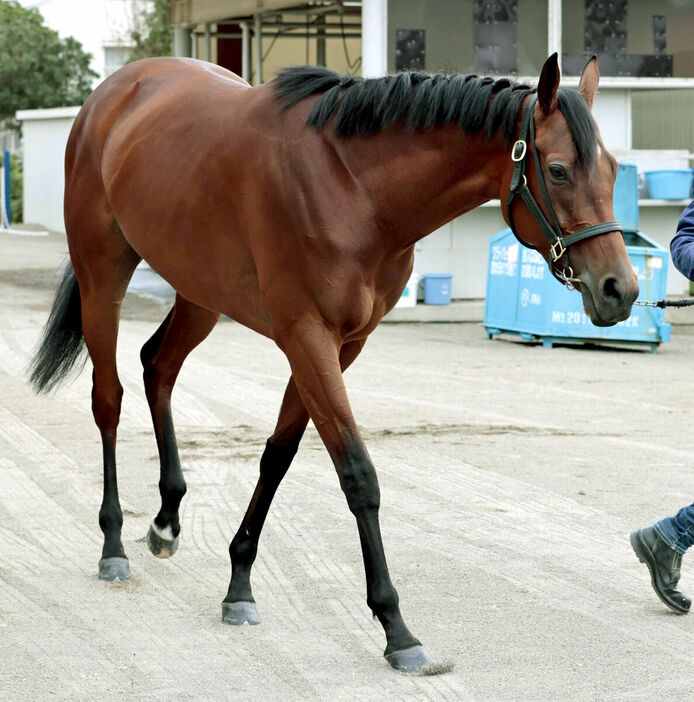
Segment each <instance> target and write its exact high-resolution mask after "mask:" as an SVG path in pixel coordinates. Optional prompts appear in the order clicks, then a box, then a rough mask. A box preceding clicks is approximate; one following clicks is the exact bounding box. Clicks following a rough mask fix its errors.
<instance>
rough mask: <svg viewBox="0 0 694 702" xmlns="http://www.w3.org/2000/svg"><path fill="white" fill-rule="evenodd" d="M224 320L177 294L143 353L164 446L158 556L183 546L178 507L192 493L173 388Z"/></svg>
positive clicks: (154, 545)
mask: <svg viewBox="0 0 694 702" xmlns="http://www.w3.org/2000/svg"><path fill="white" fill-rule="evenodd" d="M218 319H219V315H218V314H216V313H214V312H210V311H209V310H206V309H203V308H202V307H198V306H197V305H194V304H193V303H191V302H188V301H187V300H185V299H184V298H182V297H181V296H180V295H177V296H176V303H175V305H174V307H173V309H172V310H171V312H169V314H168V316H167V317H166V319H165V320H164V321H163V322H162V324H161V326H160V327H159V329H157V331H156V332H155V333H154V335H153V336H152V338H151V339H150V340H149V341H148V342H147V343H146V344H145V345H144V346H143V347H142V351H141V352H140V358H141V360H142V365H143V367H144V372H143V377H144V382H145V392H146V394H147V402H148V403H149V408H150V411H151V413H152V422H153V424H154V433H155V435H156V437H157V446H158V447H159V461H160V478H159V493H160V495H161V509H160V510H159V513H158V514H157V516H156V517H154V519H153V520H152V524H151V525H150V527H149V532H148V534H147V543H148V545H149V548H150V551H151V552H152V553H153V554H154V555H155V556H157V557H158V558H168V557H169V556H172V555H173V554H174V553H175V552H176V549H177V548H178V539H179V533H180V531H181V526H180V523H179V519H178V508H179V506H180V504H181V500H182V499H183V495H185V492H186V483H185V480H184V478H183V473H182V471H181V464H180V461H179V458H178V448H177V446H176V433H175V431H174V425H173V418H172V416H171V391H172V390H173V386H174V383H175V382H176V378H177V377H178V373H179V371H180V370H181V366H182V365H183V362H184V361H185V359H186V357H187V356H188V354H189V353H190V352H191V351H192V350H193V349H194V348H195V347H196V346H197V345H198V344H199V343H200V342H202V341H203V340H204V339H205V338H206V337H207V335H208V334H209V333H210V332H211V331H212V329H213V328H214V326H215V324H216V323H217V320H218Z"/></svg>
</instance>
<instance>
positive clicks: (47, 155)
mask: <svg viewBox="0 0 694 702" xmlns="http://www.w3.org/2000/svg"><path fill="white" fill-rule="evenodd" d="M78 112H79V107H58V108H55V109H50V110H20V111H19V112H17V119H18V120H20V121H21V123H22V138H23V143H24V198H23V200H24V221H25V222H30V223H32V224H40V225H42V226H44V227H48V228H49V229H55V230H57V231H61V232H64V231H65V223H64V221H63V189H64V187H65V173H64V160H65V145H66V144H67V138H68V136H69V134H70V129H71V128H72V123H73V121H74V119H75V116H76V115H77V113H78Z"/></svg>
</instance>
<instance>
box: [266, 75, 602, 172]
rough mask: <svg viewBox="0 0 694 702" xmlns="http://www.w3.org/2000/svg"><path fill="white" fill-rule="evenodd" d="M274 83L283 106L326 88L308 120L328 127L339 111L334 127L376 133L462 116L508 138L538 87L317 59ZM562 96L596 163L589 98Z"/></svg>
mask: <svg viewBox="0 0 694 702" xmlns="http://www.w3.org/2000/svg"><path fill="white" fill-rule="evenodd" d="M274 86H275V90H276V91H277V97H278V98H279V99H280V100H282V101H283V102H284V108H287V107H290V106H291V105H294V104H295V103H297V102H299V101H300V100H303V99H304V98H307V97H309V96H311V95H316V94H319V93H322V97H321V98H320V99H319V100H318V101H317V102H316V103H315V105H314V106H313V108H312V109H311V111H310V112H309V114H308V117H307V118H306V123H307V124H309V125H311V126H313V127H315V128H316V129H323V127H325V125H326V124H327V123H328V121H329V120H330V118H331V117H332V116H333V115H334V114H335V113H337V116H336V119H335V130H336V132H337V134H338V135H340V136H360V135H366V134H373V133H374V132H377V131H379V130H380V129H382V128H384V127H389V126H392V125H395V124H397V123H404V124H406V125H407V128H408V129H410V130H412V131H415V130H417V129H425V130H427V129H432V128H433V127H435V126H437V125H444V124H457V125H458V126H459V127H460V128H461V129H462V130H463V131H464V132H478V131H480V130H481V129H483V128H484V129H485V131H486V132H487V134H488V135H489V136H491V135H492V134H494V133H495V132H496V131H497V130H501V134H502V135H503V136H504V137H505V138H506V139H507V140H508V141H509V143H510V142H512V141H513V139H514V134H515V129H516V125H517V123H518V119H519V113H520V109H521V106H522V104H523V100H524V98H525V97H526V96H527V95H529V94H530V93H534V92H535V89H534V88H531V87H530V86H528V85H524V84H522V83H517V82H516V81H514V80H512V79H510V78H480V77H478V76H476V75H464V74H461V73H456V74H453V75H444V74H441V73H436V74H431V73H422V72H417V71H409V72H403V73H396V74H394V75H390V76H385V77H384V78H361V77H360V76H349V75H347V76H344V75H340V74H339V73H335V71H331V70H328V69H327V68H321V67H318V66H292V67H290V68H284V69H282V70H281V71H279V73H278V74H277V77H276V78H275V80H274ZM558 100H559V109H560V110H561V112H562V114H563V115H564V117H565V118H566V121H567V123H568V125H569V130H570V132H571V136H572V138H573V142H574V145H575V147H576V152H577V155H578V159H579V161H580V162H581V163H584V164H589V163H591V162H592V160H593V158H594V156H595V147H596V143H597V134H596V130H595V122H594V121H593V118H592V116H591V114H590V110H589V109H588V106H587V105H586V103H585V102H584V101H583V99H582V98H581V97H580V96H579V95H578V94H577V93H575V92H573V91H569V90H563V89H560V90H559V91H558Z"/></svg>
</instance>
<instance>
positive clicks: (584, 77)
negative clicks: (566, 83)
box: [578, 54, 600, 109]
mask: <svg viewBox="0 0 694 702" xmlns="http://www.w3.org/2000/svg"><path fill="white" fill-rule="evenodd" d="M599 81H600V71H599V70H598V57H597V56H596V55H595V54H593V55H592V56H591V57H590V58H589V59H588V63H587V64H586V65H585V66H584V68H583V73H581V80H579V81H578V94H579V95H580V96H581V97H582V98H583V99H584V100H585V101H586V104H587V105H588V107H589V108H590V109H593V99H594V98H595V93H597V92H598V82H599Z"/></svg>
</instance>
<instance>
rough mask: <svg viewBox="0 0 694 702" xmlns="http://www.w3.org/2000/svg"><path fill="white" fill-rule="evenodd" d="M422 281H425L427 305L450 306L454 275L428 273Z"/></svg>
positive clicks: (425, 300) (425, 301)
mask: <svg viewBox="0 0 694 702" xmlns="http://www.w3.org/2000/svg"><path fill="white" fill-rule="evenodd" d="M422 280H423V281H424V304H425V305H448V304H450V302H451V280H453V276H452V275H448V274H447V273H427V274H426V275H425V276H423V278H422Z"/></svg>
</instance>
